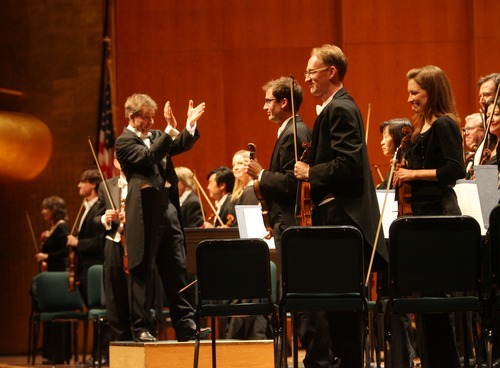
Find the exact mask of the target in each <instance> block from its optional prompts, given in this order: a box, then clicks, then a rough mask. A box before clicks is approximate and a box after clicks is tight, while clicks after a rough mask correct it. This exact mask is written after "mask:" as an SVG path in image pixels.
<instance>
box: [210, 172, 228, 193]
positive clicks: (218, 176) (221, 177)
mask: <svg viewBox="0 0 500 368" xmlns="http://www.w3.org/2000/svg"><path fill="white" fill-rule="evenodd" d="M213 174H215V182H216V183H217V185H221V184H222V183H225V184H226V192H228V193H232V192H233V188H234V174H233V170H231V169H230V168H229V167H226V166H219V167H218V168H216V169H213V170H212V171H210V172H209V173H208V175H207V180H208V179H210V177H211V176H212V175H213Z"/></svg>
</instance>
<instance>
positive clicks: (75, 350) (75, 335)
mask: <svg viewBox="0 0 500 368" xmlns="http://www.w3.org/2000/svg"><path fill="white" fill-rule="evenodd" d="M72 325H73V328H72V329H73V358H74V359H75V362H78V322H77V321H73V323H72Z"/></svg>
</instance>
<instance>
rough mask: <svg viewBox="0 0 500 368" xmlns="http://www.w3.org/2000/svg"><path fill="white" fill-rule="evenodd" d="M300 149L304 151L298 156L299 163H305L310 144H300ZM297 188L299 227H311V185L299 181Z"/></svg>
mask: <svg viewBox="0 0 500 368" xmlns="http://www.w3.org/2000/svg"><path fill="white" fill-rule="evenodd" d="M302 148H304V151H303V152H302V155H301V156H300V161H302V162H306V163H307V161H308V159H309V153H310V150H311V143H310V142H304V143H302ZM298 185H299V187H298V188H297V195H298V196H299V198H297V201H296V204H297V205H296V212H295V213H296V215H295V216H296V218H297V222H298V224H299V225H300V226H312V200H311V184H310V183H309V182H308V181H299V183H298Z"/></svg>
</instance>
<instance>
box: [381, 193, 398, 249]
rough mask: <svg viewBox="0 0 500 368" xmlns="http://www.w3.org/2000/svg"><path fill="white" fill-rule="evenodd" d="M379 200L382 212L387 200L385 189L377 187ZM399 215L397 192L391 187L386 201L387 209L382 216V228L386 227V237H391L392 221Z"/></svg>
mask: <svg viewBox="0 0 500 368" xmlns="http://www.w3.org/2000/svg"><path fill="white" fill-rule="evenodd" d="M376 192H377V200H378V208H379V210H380V213H382V208H383V206H384V200H385V193H386V190H385V189H377V190H376ZM397 217H398V202H396V192H395V190H394V189H389V193H388V194H387V200H386V202H385V209H384V213H383V216H382V228H383V229H384V236H385V238H386V239H388V238H389V228H390V227H391V224H392V222H393V221H394V220H395V219H396V218H397Z"/></svg>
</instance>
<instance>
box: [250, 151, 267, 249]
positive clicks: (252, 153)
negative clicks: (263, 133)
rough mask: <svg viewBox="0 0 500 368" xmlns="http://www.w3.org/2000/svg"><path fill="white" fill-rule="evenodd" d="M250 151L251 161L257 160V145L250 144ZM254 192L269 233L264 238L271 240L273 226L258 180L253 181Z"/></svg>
mask: <svg viewBox="0 0 500 368" xmlns="http://www.w3.org/2000/svg"><path fill="white" fill-rule="evenodd" d="M248 150H249V151H250V160H255V152H256V151H257V147H256V146H255V144H253V143H248ZM253 191H254V193H255V196H256V197H257V199H258V200H259V202H260V205H261V212H262V219H263V220H264V226H265V228H266V231H267V235H266V236H265V237H264V238H265V239H271V238H272V237H273V226H272V225H271V217H270V216H269V208H268V206H267V202H266V199H265V198H264V196H263V195H262V193H261V191H260V183H259V181H258V180H254V181H253Z"/></svg>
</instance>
